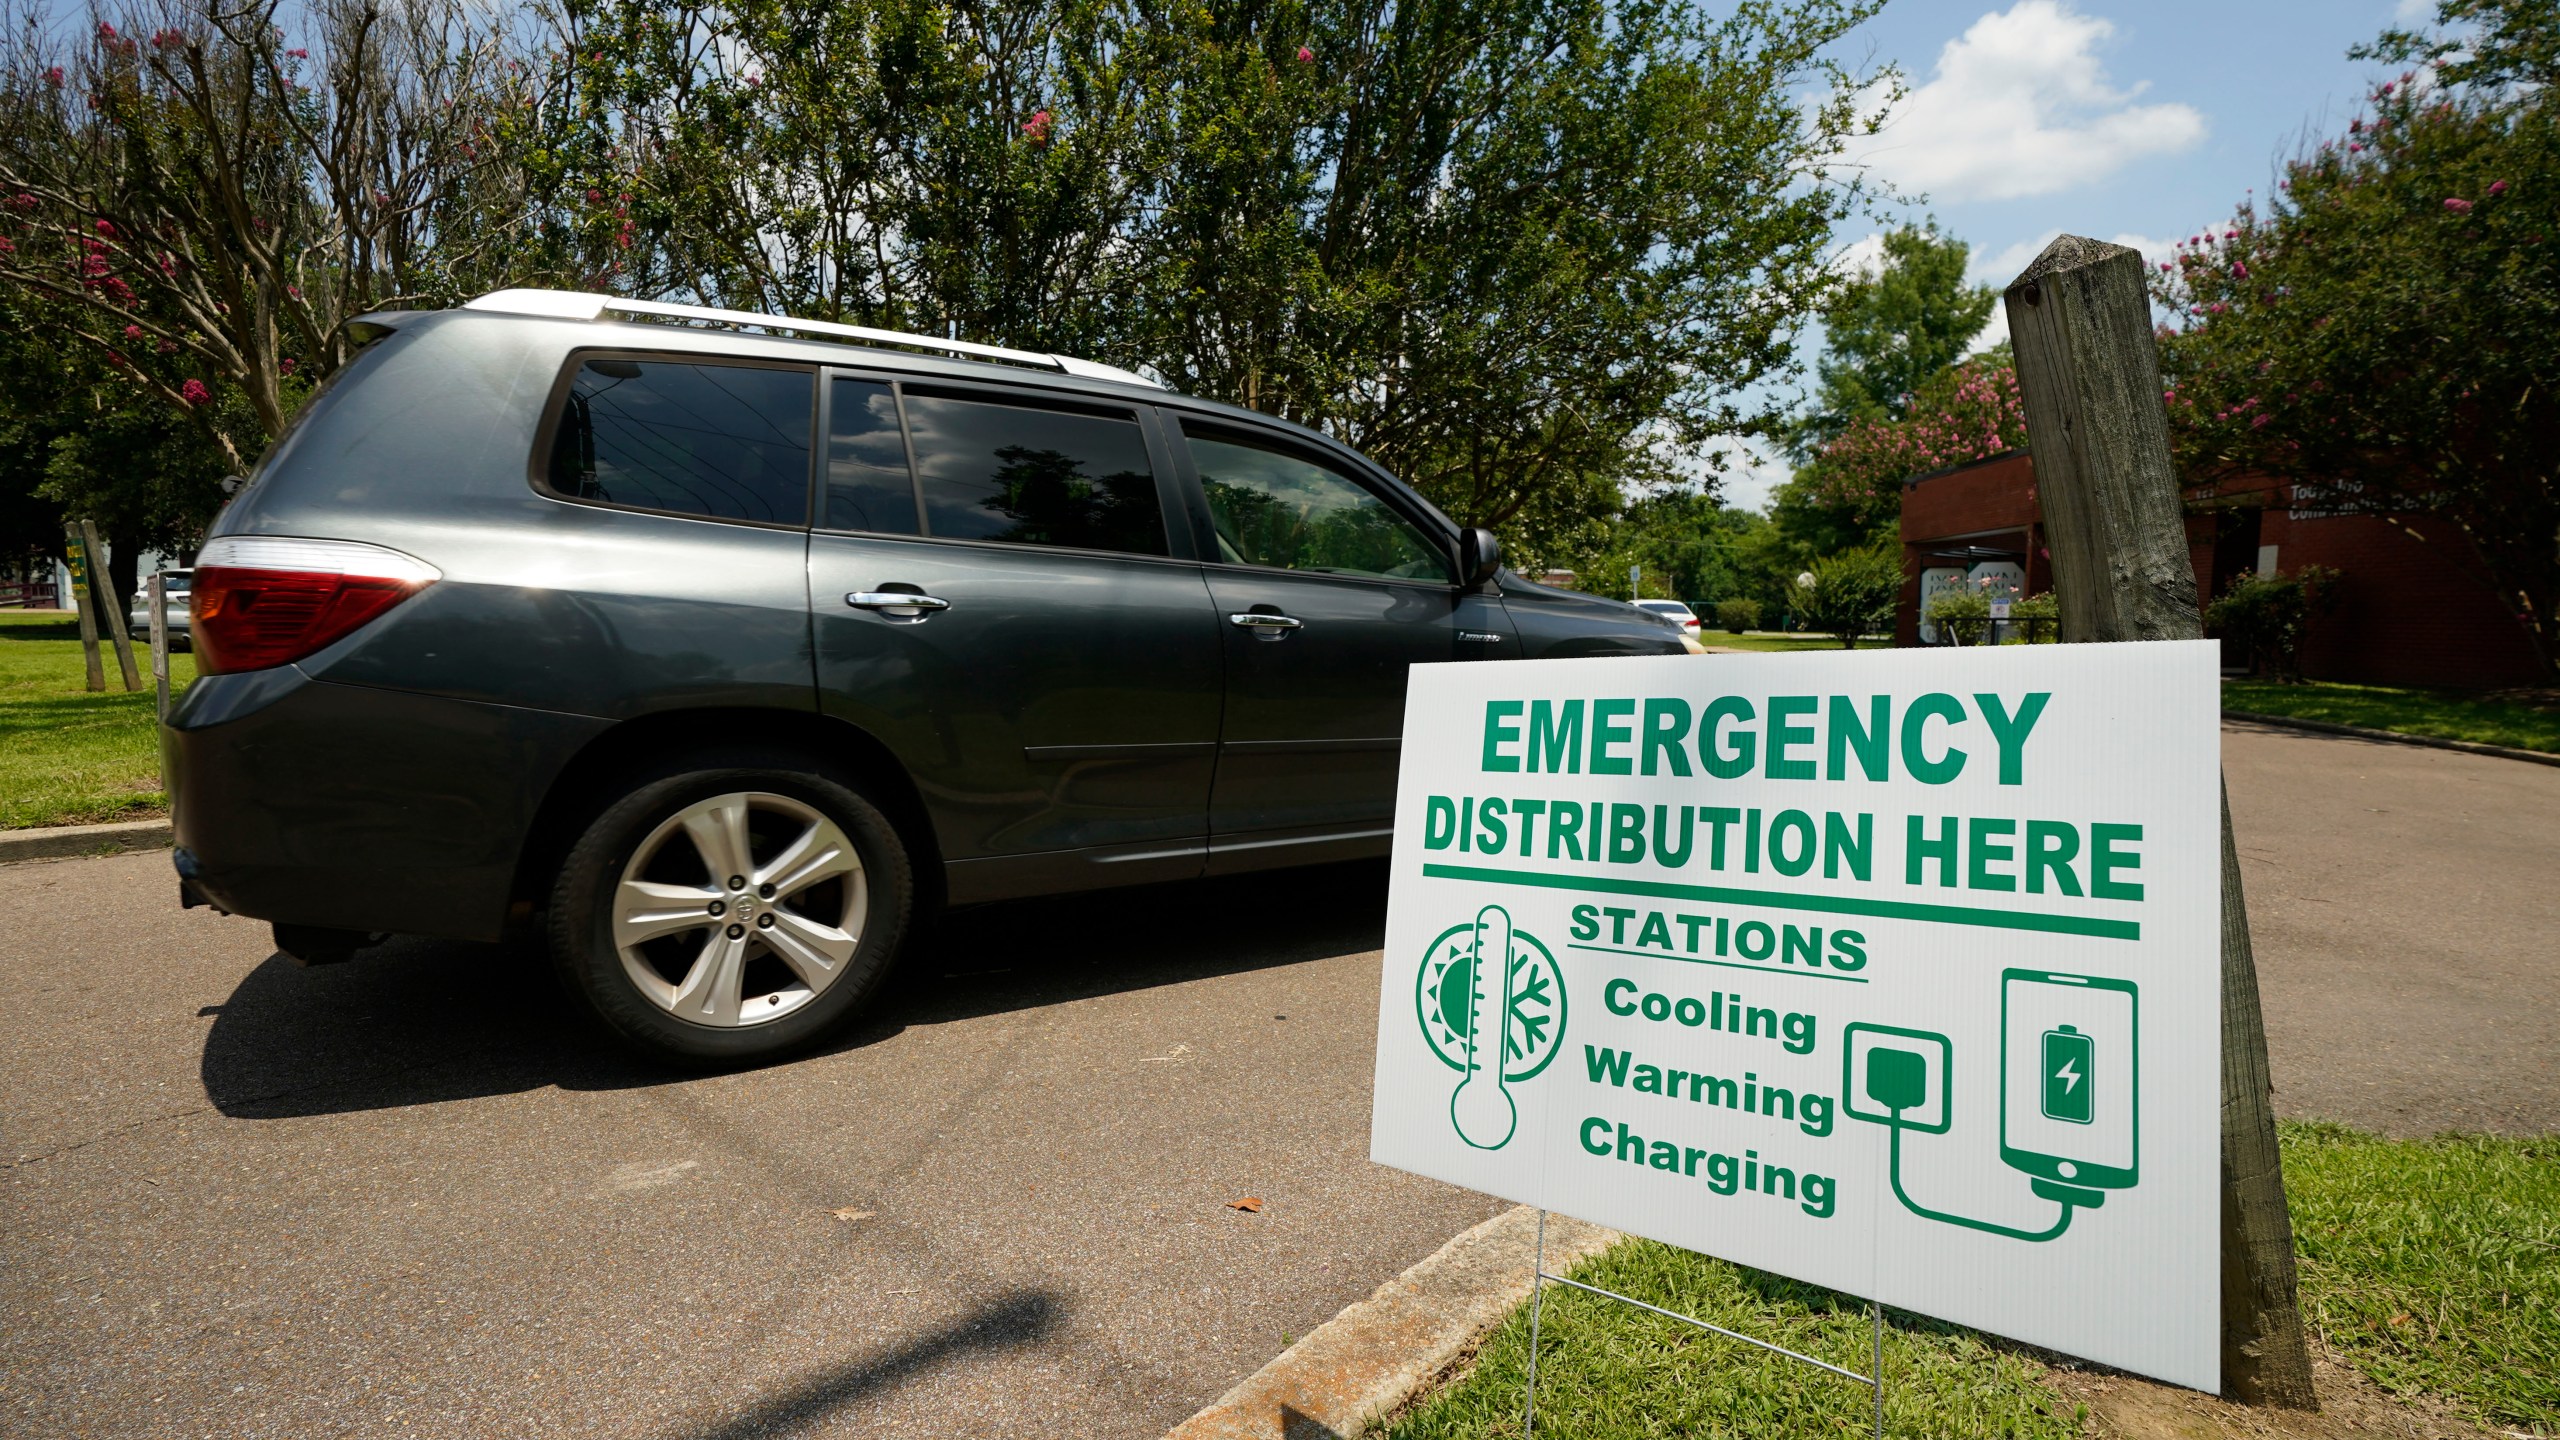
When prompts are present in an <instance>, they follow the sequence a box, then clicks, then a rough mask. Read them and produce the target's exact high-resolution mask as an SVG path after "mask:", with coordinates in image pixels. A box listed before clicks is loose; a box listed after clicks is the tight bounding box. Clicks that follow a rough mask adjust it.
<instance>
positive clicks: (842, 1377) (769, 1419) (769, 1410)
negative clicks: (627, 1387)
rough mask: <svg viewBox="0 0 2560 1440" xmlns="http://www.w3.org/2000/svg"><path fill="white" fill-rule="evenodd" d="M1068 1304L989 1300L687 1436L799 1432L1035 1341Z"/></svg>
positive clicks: (1026, 1295)
mask: <svg viewBox="0 0 2560 1440" xmlns="http://www.w3.org/2000/svg"><path fill="white" fill-rule="evenodd" d="M1063 1309H1064V1307H1063V1306H1062V1305H1060V1303H1059V1302H1058V1300H1057V1299H1056V1298H1055V1297H1054V1296H1051V1295H1049V1294H1047V1293H1046V1292H1043V1291H1038V1290H1025V1291H1020V1292H1017V1293H1015V1294H1013V1295H1010V1296H1007V1297H1005V1298H1003V1299H1000V1300H993V1301H990V1302H988V1303H987V1304H985V1305H982V1306H980V1307H979V1308H978V1309H977V1310H975V1311H973V1312H972V1313H970V1314H969V1315H967V1316H965V1317H963V1318H961V1319H959V1320H955V1321H953V1322H952V1323H951V1324H949V1325H946V1326H944V1327H943V1328H941V1329H939V1330H936V1331H934V1332H933V1333H931V1334H929V1335H921V1336H918V1337H917V1338H915V1339H914V1340H910V1341H908V1342H907V1343H906V1344H903V1345H900V1346H898V1347H897V1348H895V1349H893V1350H891V1351H889V1352H888V1353H887V1354H884V1355H879V1356H875V1357H873V1358H871V1359H868V1360H864V1361H861V1362H859V1363H856V1364H854V1365H850V1366H848V1367H846V1368H844V1369H842V1370H838V1371H836V1372H834V1373H832V1374H828V1375H824V1376H820V1377H819V1378H817V1379H814V1380H805V1381H802V1382H801V1383H800V1384H798V1385H795V1386H793V1387H791V1388H790V1389H788V1390H785V1391H783V1392H782V1393H781V1394H779V1395H775V1396H773V1397H772V1398H770V1399H768V1400H766V1401H764V1402H763V1403H762V1404H760V1405H757V1406H756V1407H755V1408H754V1409H752V1410H749V1411H747V1412H746V1413H744V1414H742V1415H738V1416H736V1417H734V1418H732V1419H730V1420H729V1421H728V1422H727V1423H725V1424H722V1425H718V1426H715V1427H713V1428H711V1429H708V1430H695V1431H687V1432H685V1433H686V1436H687V1440H746V1437H748V1436H752V1435H783V1434H791V1433H796V1432H797V1431H799V1430H801V1429H802V1428H804V1427H810V1426H813V1425H815V1424H816V1423H817V1422H820V1421H823V1420H825V1419H826V1417H827V1416H829V1415H830V1414H832V1413H834V1412H835V1411H837V1410H840V1409H842V1408H843V1407H845V1406H847V1405H851V1404H854V1403H856V1402H858V1401H862V1400H867V1399H869V1398H871V1397H873V1396H875V1395H878V1394H879V1393H881V1392H882V1391H885V1390H890V1389H894V1388H895V1387H897V1386H898V1385H900V1384H903V1383H905V1382H906V1381H907V1380H910V1379H912V1378H914V1377H915V1376H917V1375H918V1374H920V1373H922V1372H924V1371H926V1370H930V1369H932V1368H934V1367H935V1366H939V1365H947V1364H950V1363H952V1362H954V1361H957V1360H962V1359H966V1358H967V1357H968V1355H969V1354H970V1352H972V1351H982V1350H1004V1349H1012V1348H1014V1347H1017V1346H1023V1345H1032V1344H1036V1343H1038V1342H1039V1341H1040V1340H1041V1339H1042V1338H1044V1337H1045V1336H1047V1335H1048V1333H1049V1332H1050V1330H1051V1329H1053V1328H1054V1327H1055V1326H1056V1324H1057V1322H1058V1318H1059V1316H1060V1314H1061V1312H1062V1311H1063Z"/></svg>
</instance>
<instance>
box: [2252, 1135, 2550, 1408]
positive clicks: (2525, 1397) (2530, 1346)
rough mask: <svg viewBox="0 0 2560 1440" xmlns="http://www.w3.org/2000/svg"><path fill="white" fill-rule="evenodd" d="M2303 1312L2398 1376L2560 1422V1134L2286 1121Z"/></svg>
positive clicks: (2345, 1354) (2367, 1368)
mask: <svg viewBox="0 0 2560 1440" xmlns="http://www.w3.org/2000/svg"><path fill="white" fill-rule="evenodd" d="M2284 1172H2285V1185H2286V1189H2287V1193H2288V1194H2289V1195H2290V1196H2291V1197H2292V1201H2293V1227H2294V1248H2295V1249H2296V1251H2298V1252H2299V1253H2300V1254H2301V1256H2302V1306H2303V1321H2304V1323H2305V1324H2306V1325H2307V1326H2309V1327H2310V1328H2311V1329H2312V1330H2313V1331H2315V1332H2316V1333H2318V1334H2319V1335H2320V1337H2321V1338H2322V1339H2324V1340H2326V1341H2327V1342H2328V1344H2329V1347H2330V1348H2331V1349H2332V1350H2333V1351H2335V1352H2336V1353H2337V1354H2338V1355H2339V1357H2340V1358H2342V1359H2344V1360H2346V1361H2347V1362H2349V1363H2350V1364H2353V1365H2354V1366H2355V1367H2356V1368H2357V1369H2359V1370H2361V1371H2363V1372H2364V1373H2365V1374H2366V1375H2368V1376H2370V1377H2372V1379H2373V1380H2374V1381H2375V1382H2377V1383H2379V1384H2380V1385H2382V1386H2383V1387H2384V1388H2386V1389H2390V1390H2395V1391H2423V1392H2427V1393H2430V1394H2435V1395H2443V1396H2449V1397H2451V1398H2453V1399H2454V1400H2455V1401H2457V1402H2458V1403H2460V1404H2463V1405H2466V1406H2468V1407H2470V1408H2471V1409H2472V1410H2474V1411H2475V1412H2476V1413H2477V1414H2478V1416H2479V1418H2481V1419H2482V1420H2484V1421H2487V1422H2488V1423H2490V1424H2491V1425H2494V1426H2500V1427H2507V1428H2513V1429H2523V1430H2528V1431H2532V1432H2534V1433H2537V1434H2543V1435H2551V1434H2560V1136H2544V1137H2542V1138H2540V1139H2533V1140H2503V1139H2487V1138H2480V1137H2466V1136H2448V1137H2445V1138H2442V1139H2436V1140H2382V1139H2377V1138H2375V1137H2373V1136H2371V1135H2365V1134H2360V1133H2358V1132H2356V1131H2353V1130H2349V1129H2346V1128H2345V1127H2343V1126H2337V1125H2303V1124H2293V1125H2287V1126H2286V1127H2285V1128H2284Z"/></svg>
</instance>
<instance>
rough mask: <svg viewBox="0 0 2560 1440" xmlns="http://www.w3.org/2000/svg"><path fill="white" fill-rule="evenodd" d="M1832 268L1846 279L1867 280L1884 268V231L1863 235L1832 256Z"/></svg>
mask: <svg viewBox="0 0 2560 1440" xmlns="http://www.w3.org/2000/svg"><path fill="white" fill-rule="evenodd" d="M1831 269H1832V271H1833V272H1834V273H1836V274H1838V275H1839V276H1840V278H1842V279H1844V280H1865V279H1870V278H1872V277H1873V276H1874V275H1875V274H1876V273H1877V272H1878V271H1880V270H1882V269H1884V232H1883V231H1881V230H1879V231H1876V232H1875V233H1874V234H1872V235H1863V236H1860V237H1859V238H1858V239H1855V240H1852V241H1850V242H1849V243H1848V244H1847V245H1845V246H1843V247H1842V248H1841V251H1840V253H1839V254H1837V255H1834V256H1832V257H1831Z"/></svg>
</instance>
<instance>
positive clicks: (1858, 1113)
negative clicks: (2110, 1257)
mask: <svg viewBox="0 0 2560 1440" xmlns="http://www.w3.org/2000/svg"><path fill="white" fill-rule="evenodd" d="M1840 1035H1841V1043H1842V1045H1843V1047H1844V1048H1845V1050H1846V1052H1847V1055H1846V1059H1845V1061H1844V1066H1845V1071H1844V1073H1843V1074H1842V1076H1841V1092H1840V1104H1841V1108H1842V1109H1844V1110H1846V1111H1848V1112H1849V1115H1850V1117H1851V1118H1853V1119H1858V1120H1864V1121H1866V1122H1867V1123H1868V1124H1870V1125H1884V1126H1888V1127H1890V1128H1891V1129H1892V1131H1893V1145H1892V1149H1891V1151H1890V1160H1889V1167H1888V1169H1887V1172H1886V1173H1887V1175H1888V1176H1889V1177H1890V1178H1891V1180H1892V1182H1893V1193H1894V1198H1896V1199H1898V1200H1900V1201H1901V1202H1902V1204H1903V1208H1905V1209H1907V1210H1909V1211H1910V1212H1911V1213H1912V1214H1914V1215H1918V1216H1920V1217H1922V1218H1923V1219H1928V1220H1937V1221H1940V1222H1943V1223H1945V1224H1949V1225H1956V1226H1961V1227H1963V1228H1964V1229H1967V1230H1979V1231H1983V1232H1985V1233H1988V1234H1992V1235H2001V1236H2006V1237H2007V1238H2009V1239H2012V1240H2028V1241H2041V1240H2051V1239H2054V1238H2056V1237H2058V1236H2060V1235H2061V1234H2062V1232H2063V1231H2064V1230H2066V1229H2068V1228H2069V1227H2070V1224H2071V1212H2072V1210H2073V1207H2075V1206H2079V1207H2082V1208H2087V1207H2092V1206H2095V1205H2097V1204H2099V1203H2100V1202H2102V1201H2103V1200H2104V1199H2105V1198H2106V1197H2105V1196H2103V1195H2101V1194H2098V1193H2097V1192H2094V1191H2081V1190H2071V1189H2066V1188H2064V1187H2058V1186H2054V1187H2049V1186H2048V1183H2047V1182H2045V1181H2043V1180H2037V1181H2036V1182H2035V1183H2034V1185H2033V1188H2034V1190H2035V1192H2036V1193H2037V1194H2039V1195H2042V1196H2044V1197H2045V1198H2046V1199H2049V1200H2059V1201H2061V1202H2062V1213H2061V1215H2060V1216H2058V1217H2057V1218H2056V1219H2055V1220H2054V1223H2053V1224H2052V1226H2051V1227H2049V1228H2047V1229H2044V1230H2041V1231H2037V1230H2021V1229H2017V1228H2014V1227H2012V1226H2007V1225H2000V1224H1996V1223H1994V1222H1992V1221H1988V1220H1977V1219H1974V1218H1972V1217H1970V1216H1964V1215H1955V1214H1950V1213H1948V1212H1946V1211H1943V1210H1932V1209H1930V1208H1929V1207H1927V1206H1925V1205H1922V1204H1920V1203H1919V1202H1918V1201H1915V1200H1913V1199H1912V1198H1911V1195H1910V1192H1909V1191H1907V1190H1905V1189H1903V1186H1902V1136H1903V1133H1904V1132H1905V1131H1916V1132H1919V1133H1921V1134H1926V1135H1943V1134H1945V1133H1947V1131H1948V1130H1949V1129H1950V1128H1952V1127H1953V1125H1954V1123H1955V1115H1954V1111H1955V1058H1956V1057H1955V1045H1954V1042H1952V1041H1950V1040H1948V1039H1947V1037H1946V1036H1944V1035H1940V1034H1938V1033H1936V1032H1935V1031H1930V1030H1905V1029H1903V1028H1901V1027H1899V1026H1894V1025H1871V1024H1867V1023H1865V1022H1859V1023H1857V1024H1852V1025H1849V1026H1847V1027H1845V1028H1844V1029H1842V1031H1841V1032H1840Z"/></svg>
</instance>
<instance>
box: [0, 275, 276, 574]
mask: <svg viewBox="0 0 2560 1440" xmlns="http://www.w3.org/2000/svg"><path fill="white" fill-rule="evenodd" d="M230 423H234V424H249V425H254V423H255V422H254V420H253V419H252V418H251V417H248V416H245V415H234V416H232V417H230ZM226 468H227V467H226V465H225V457H224V455H223V454H222V452H221V451H220V450H218V449H216V448H215V447H214V446H213V445H212V444H211V443H210V442H209V441H207V440H206V439H205V437H204V434H203V432H202V431H201V430H199V429H198V428H197V427H196V426H195V425H193V424H191V423H190V422H189V420H188V419H187V418H186V417H184V416H181V415H178V414H176V413H175V412H173V411H172V410H170V408H169V407H168V406H167V405H165V404H162V403H161V402H160V400H159V399H158V398H156V397H154V396H152V395H150V394H149V393H147V392H146V391H144V390H143V388H142V387H141V386H139V385H136V384H135V383H134V382H133V380H132V378H131V377H130V376H129V375H128V374H126V373H125V372H123V371H121V370H119V369H117V368H116V367H113V366H110V365H108V364H107V363H105V362H104V361H103V360H101V359H98V358H95V357H92V356H89V355H87V354H85V353H83V352H81V351H78V350H66V349H64V348H63V347H61V346H60V345H59V344H57V343H56V342H55V341H54V340H53V339H52V337H51V336H49V335H48V334H46V333H45V331H44V330H43V329H42V328H41V327H40V326H37V325H32V324H29V323H26V320H25V312H24V311H23V310H22V309H21V308H20V307H18V306H14V305H12V304H10V303H9V302H8V299H7V297H5V296H0V544H5V545H6V546H7V550H6V554H7V556H8V558H10V559H12V560H15V559H18V558H19V557H21V556H25V555H29V554H36V553H41V554H43V555H45V556H47V557H51V556H53V555H56V554H59V553H61V550H62V548H63V533H62V526H63V521H64V519H65V518H66V517H71V518H81V517H85V518H87V519H89V520H91V521H94V522H95V523H96V524H97V527H98V531H99V534H100V535H101V536H102V537H103V538H104V539H105V540H106V541H107V547H108V554H109V561H108V564H107V567H106V570H105V572H104V573H105V578H106V580H107V581H108V582H109V583H108V587H107V592H106V594H105V595H104V596H103V597H102V600H103V603H109V604H115V605H122V604H125V603H127V602H129V601H131V600H132V598H133V594H134V587H135V584H136V579H137V575H138V566H139V562H140V560H141V557H142V552H143V551H145V550H160V551H164V552H168V551H175V550H181V549H188V548H192V547H193V546H194V545H195V544H196V543H197V541H198V538H199V537H200V536H201V535H202V533H203V528H204V523H205V521H206V519H207V518H209V517H210V516H211V515H212V514H213V512H214V510H215V509H216V508H218V507H219V505H220V504H221V497H222V490H221V480H222V476H223V474H224V472H225V469H226ZM99 623H100V624H101V625H104V624H105V623H106V622H105V621H104V620H103V619H102V620H101V621H100V622H99Z"/></svg>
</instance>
